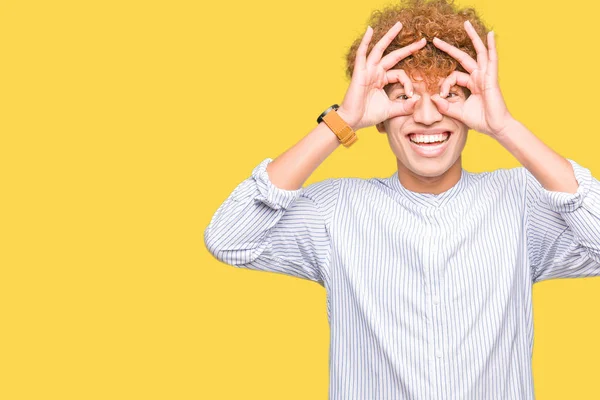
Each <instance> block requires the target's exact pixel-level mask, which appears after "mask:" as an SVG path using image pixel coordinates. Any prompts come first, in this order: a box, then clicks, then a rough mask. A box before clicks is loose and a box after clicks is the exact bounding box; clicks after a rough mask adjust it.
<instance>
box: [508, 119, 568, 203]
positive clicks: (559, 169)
mask: <svg viewBox="0 0 600 400" xmlns="http://www.w3.org/2000/svg"><path fill="white" fill-rule="evenodd" d="M496 139H497V140H498V142H500V144H501V145H502V146H504V148H506V149H507V150H508V151H509V152H510V153H511V154H512V155H513V156H514V157H515V158H516V159H517V160H518V161H519V162H520V163H521V165H523V167H525V168H527V170H528V171H529V172H531V174H532V175H533V176H534V177H535V178H536V180H537V181H538V182H539V183H540V184H541V185H542V186H543V187H544V188H545V189H546V190H550V191H556V192H565V193H575V192H576V191H577V187H578V186H579V184H578V183H577V180H576V179H575V174H574V172H573V167H572V166H571V164H570V163H569V161H568V160H567V159H566V158H564V157H562V156H561V155H560V154H558V153H556V152H555V151H554V150H552V149H551V148H550V147H548V146H547V145H546V144H545V143H544V142H542V141H541V140H540V139H539V138H538V137H536V136H535V135H534V134H533V133H532V132H531V131H530V130H529V129H527V128H526V127H525V126H524V125H523V124H521V123H520V122H519V121H517V120H511V122H510V123H509V124H507V128H506V129H504V130H503V132H502V133H501V134H499V135H497V137H496Z"/></svg>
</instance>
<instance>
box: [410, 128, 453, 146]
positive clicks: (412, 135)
mask: <svg viewBox="0 0 600 400" xmlns="http://www.w3.org/2000/svg"><path fill="white" fill-rule="evenodd" d="M443 135H447V136H446V138H445V139H443V140H438V141H435V142H417V141H414V140H413V139H414V137H415V135H414V134H413V133H410V134H408V135H407V137H408V140H410V142H411V143H414V144H416V145H417V146H421V147H435V146H439V145H440V144H443V143H446V142H447V141H448V140H450V136H452V132H450V131H446V132H444V133H443ZM431 136H434V135H431ZM435 136H438V135H435Z"/></svg>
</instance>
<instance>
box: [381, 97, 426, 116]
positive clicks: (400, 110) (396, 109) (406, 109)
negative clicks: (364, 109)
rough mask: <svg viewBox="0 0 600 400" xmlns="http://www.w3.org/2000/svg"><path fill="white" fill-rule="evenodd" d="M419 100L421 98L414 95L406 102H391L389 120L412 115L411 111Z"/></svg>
mask: <svg viewBox="0 0 600 400" xmlns="http://www.w3.org/2000/svg"><path fill="white" fill-rule="evenodd" d="M420 98H421V96H419V95H418V94H415V95H414V96H413V97H411V98H409V99H408V100H406V101H403V102H397V101H393V102H391V103H392V104H391V105H390V116H389V118H394V117H400V116H403V115H409V114H412V113H413V111H414V110H415V104H417V101H419V99H420Z"/></svg>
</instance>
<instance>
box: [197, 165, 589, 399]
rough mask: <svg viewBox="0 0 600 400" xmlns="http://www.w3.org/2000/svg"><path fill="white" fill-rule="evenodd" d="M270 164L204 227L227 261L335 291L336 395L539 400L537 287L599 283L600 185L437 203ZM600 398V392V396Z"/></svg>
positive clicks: (473, 193) (332, 367) (489, 189)
mask: <svg viewBox="0 0 600 400" xmlns="http://www.w3.org/2000/svg"><path fill="white" fill-rule="evenodd" d="M271 161H272V159H271V158H266V159H264V160H263V161H262V162H261V163H260V164H259V165H258V166H256V167H255V168H254V169H253V171H252V174H251V176H250V177H249V178H247V179H246V180H244V181H242V182H241V183H240V184H239V185H238V186H237V187H236V188H235V189H234V190H233V192H232V193H231V194H230V195H229V197H228V198H227V199H226V200H225V201H224V202H223V204H222V205H221V206H220V207H219V208H218V210H217V211H216V212H215V214H214V216H213V217H212V219H211V221H210V224H209V225H208V227H207V228H206V230H205V233H204V240H205V245H206V247H207V248H208V250H209V251H210V252H211V254H212V255H213V256H214V257H216V258H217V259H218V260H220V261H222V262H224V263H226V264H229V265H233V266H236V267H241V268H250V269H253V270H260V271H271V272H277V273H282V274H288V275H292V276H296V277H299V278H302V279H309V280H312V281H315V282H317V283H319V284H320V285H322V286H323V287H324V288H325V289H326V292H327V296H326V297H327V317H328V321H329V326H330V332H331V336H330V350H329V371H330V376H329V378H330V379H329V399H331V400H339V399H365V400H366V399H381V400H391V399H410V400H415V399H417V400H420V399H477V400H481V399H534V398H535V397H534V387H533V376H532V368H531V367H532V365H531V360H532V352H533V314H532V301H531V295H532V284H533V283H535V282H539V281H542V280H545V279H556V278H577V277H589V276H600V182H599V181H598V180H597V179H595V178H594V177H593V176H592V175H591V173H590V170H589V169H587V168H584V167H582V166H581V165H579V164H577V163H576V162H574V161H572V160H570V159H568V161H569V162H570V163H571V165H572V167H573V170H574V173H575V177H576V179H577V181H578V183H579V187H578V189H577V193H574V194H571V193H565V192H554V191H548V190H546V189H545V188H544V187H543V186H541V184H540V183H539V182H538V181H537V180H536V179H535V177H534V176H533V175H532V174H531V173H530V172H529V171H528V170H527V169H526V168H524V167H518V168H512V169H499V170H496V171H492V172H482V173H472V172H467V171H465V170H464V169H462V172H461V177H460V179H459V181H458V182H457V183H456V184H455V185H454V186H453V187H451V188H450V189H448V190H447V191H445V192H443V193H440V194H431V193H417V192H412V191H410V190H408V189H406V188H405V187H403V186H402V184H401V183H400V181H399V179H398V172H395V173H394V174H393V175H392V176H389V177H387V178H370V179H362V178H332V179H326V180H323V181H320V182H316V183H313V184H310V185H308V186H306V187H302V188H300V189H298V190H284V189H280V188H278V187H276V186H274V184H273V183H272V182H271V181H270V180H269V176H268V174H267V172H266V166H267V164H268V163H270V162H271ZM599 393H600V392H599Z"/></svg>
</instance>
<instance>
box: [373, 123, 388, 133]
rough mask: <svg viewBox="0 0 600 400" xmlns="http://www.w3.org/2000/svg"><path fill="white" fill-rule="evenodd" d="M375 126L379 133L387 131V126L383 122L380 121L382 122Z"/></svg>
mask: <svg viewBox="0 0 600 400" xmlns="http://www.w3.org/2000/svg"><path fill="white" fill-rule="evenodd" d="M375 127H376V128H377V130H378V131H379V133H387V132H386V131H385V126H384V125H383V122H380V123H378V124H376V125H375Z"/></svg>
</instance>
